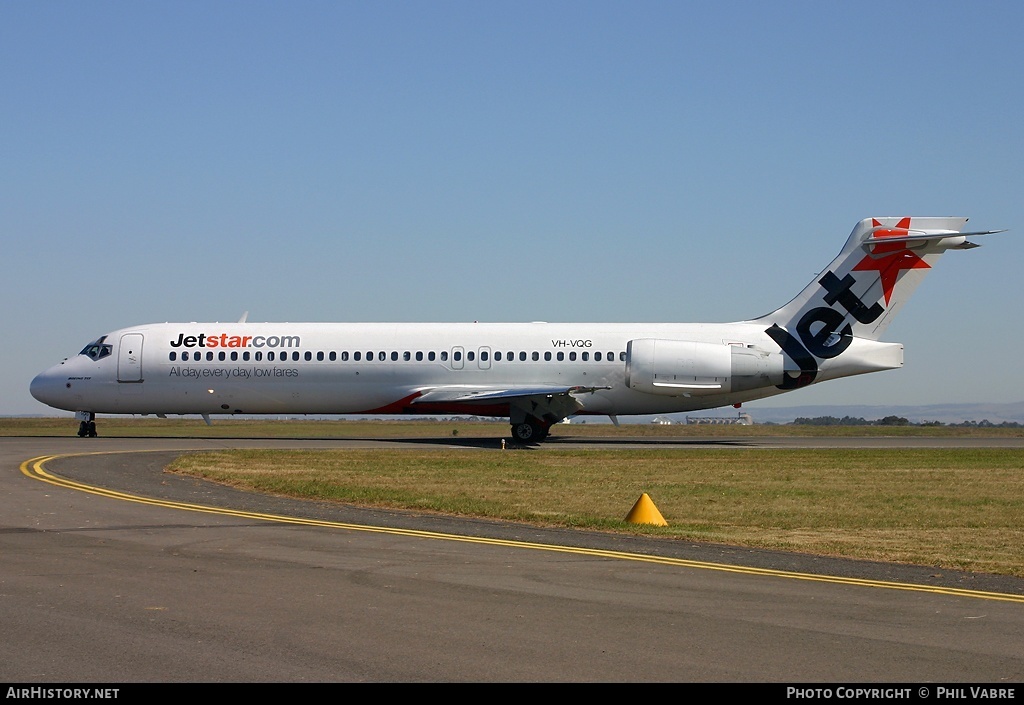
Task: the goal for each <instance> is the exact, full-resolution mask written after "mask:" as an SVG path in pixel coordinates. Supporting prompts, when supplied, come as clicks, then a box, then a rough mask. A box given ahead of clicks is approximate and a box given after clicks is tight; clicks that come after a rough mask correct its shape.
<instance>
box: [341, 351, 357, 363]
mask: <svg viewBox="0 0 1024 705" xmlns="http://www.w3.org/2000/svg"><path fill="white" fill-rule="evenodd" d="M358 354H359V353H356V355H358ZM341 361H342V362H348V350H342V351H341Z"/></svg>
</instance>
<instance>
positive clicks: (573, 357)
mask: <svg viewBox="0 0 1024 705" xmlns="http://www.w3.org/2000/svg"><path fill="white" fill-rule="evenodd" d="M569 362H576V351H575V350H574V351H573V352H571V353H569Z"/></svg>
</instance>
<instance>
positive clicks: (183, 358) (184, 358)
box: [181, 350, 188, 362]
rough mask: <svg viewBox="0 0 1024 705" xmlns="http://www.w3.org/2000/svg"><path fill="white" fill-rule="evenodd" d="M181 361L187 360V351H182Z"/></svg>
mask: <svg viewBox="0 0 1024 705" xmlns="http://www.w3.org/2000/svg"><path fill="white" fill-rule="evenodd" d="M181 360H182V362H184V361H186V360H188V350H182V351H181Z"/></svg>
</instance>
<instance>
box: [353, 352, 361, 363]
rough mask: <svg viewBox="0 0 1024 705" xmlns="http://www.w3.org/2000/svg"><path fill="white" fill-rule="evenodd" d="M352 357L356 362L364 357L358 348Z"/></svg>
mask: <svg viewBox="0 0 1024 705" xmlns="http://www.w3.org/2000/svg"><path fill="white" fill-rule="evenodd" d="M352 359H353V360H355V361H356V362H359V361H360V360H362V359H363V354H362V353H361V352H359V351H358V350H356V351H355V352H354V353H352Z"/></svg>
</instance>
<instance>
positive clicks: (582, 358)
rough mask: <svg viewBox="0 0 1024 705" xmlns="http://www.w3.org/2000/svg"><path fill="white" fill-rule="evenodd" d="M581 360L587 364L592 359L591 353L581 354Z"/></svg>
mask: <svg viewBox="0 0 1024 705" xmlns="http://www.w3.org/2000/svg"><path fill="white" fill-rule="evenodd" d="M580 359H581V360H583V362H586V361H587V360H589V359H590V353H588V352H585V353H580Z"/></svg>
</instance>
